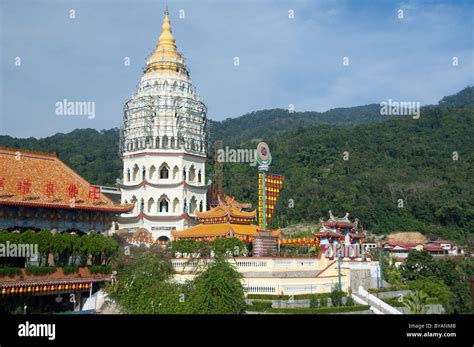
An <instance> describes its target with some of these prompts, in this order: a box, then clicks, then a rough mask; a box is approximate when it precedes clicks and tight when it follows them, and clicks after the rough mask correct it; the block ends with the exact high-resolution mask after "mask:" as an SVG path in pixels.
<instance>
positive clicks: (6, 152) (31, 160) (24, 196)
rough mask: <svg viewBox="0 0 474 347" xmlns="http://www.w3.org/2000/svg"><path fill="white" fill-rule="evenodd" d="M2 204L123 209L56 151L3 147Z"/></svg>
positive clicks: (0, 151)
mask: <svg viewBox="0 0 474 347" xmlns="http://www.w3.org/2000/svg"><path fill="white" fill-rule="evenodd" d="M0 205H9V206H29V207H43V208H62V209H76V210H96V211H103V212H115V213H123V212H128V211H131V210H132V209H133V206H134V205H133V204H127V205H118V204H114V203H113V202H112V200H110V199H109V198H107V197H106V196H105V195H104V194H102V193H101V192H100V187H96V186H93V185H91V184H89V183H88V182H87V181H86V180H85V179H84V178H82V177H81V176H80V175H79V174H78V173H76V172H75V171H74V170H72V169H71V168H69V167H68V166H67V165H66V164H64V163H63V162H62V161H61V160H60V159H59V158H58V157H57V156H56V155H55V154H49V153H41V152H32V151H24V150H17V149H10V148H0Z"/></svg>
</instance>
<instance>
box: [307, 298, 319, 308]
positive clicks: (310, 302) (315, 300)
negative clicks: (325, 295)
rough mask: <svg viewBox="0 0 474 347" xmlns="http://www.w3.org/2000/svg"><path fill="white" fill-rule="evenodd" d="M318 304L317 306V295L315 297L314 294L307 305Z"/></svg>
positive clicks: (313, 305)
mask: <svg viewBox="0 0 474 347" xmlns="http://www.w3.org/2000/svg"><path fill="white" fill-rule="evenodd" d="M318 306H319V299H318V297H316V296H313V297H311V299H309V307H311V308H316V307H318Z"/></svg>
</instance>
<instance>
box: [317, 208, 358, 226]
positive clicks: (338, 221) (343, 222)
mask: <svg viewBox="0 0 474 347" xmlns="http://www.w3.org/2000/svg"><path fill="white" fill-rule="evenodd" d="M319 222H320V224H321V225H322V226H325V227H329V228H331V227H337V228H357V225H358V224H359V220H358V219H357V218H356V219H355V220H354V221H353V222H351V221H350V220H349V212H346V214H345V215H344V217H335V216H334V215H333V214H332V211H331V210H329V219H328V220H326V221H325V220H323V219H322V218H321V219H320V220H319Z"/></svg>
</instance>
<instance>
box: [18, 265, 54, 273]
mask: <svg viewBox="0 0 474 347" xmlns="http://www.w3.org/2000/svg"><path fill="white" fill-rule="evenodd" d="M55 271H56V266H30V267H27V268H25V272H26V273H27V274H28V275H47V274H51V273H53V272H55Z"/></svg>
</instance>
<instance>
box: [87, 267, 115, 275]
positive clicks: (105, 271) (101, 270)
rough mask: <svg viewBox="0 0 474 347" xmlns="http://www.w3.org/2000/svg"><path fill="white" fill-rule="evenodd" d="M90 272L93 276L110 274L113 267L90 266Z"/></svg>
mask: <svg viewBox="0 0 474 347" xmlns="http://www.w3.org/2000/svg"><path fill="white" fill-rule="evenodd" d="M89 272H90V273H91V274H109V273H111V272H112V266H110V265H92V266H89Z"/></svg>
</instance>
